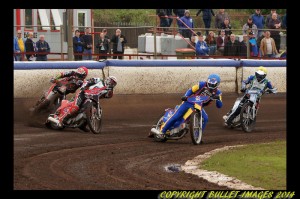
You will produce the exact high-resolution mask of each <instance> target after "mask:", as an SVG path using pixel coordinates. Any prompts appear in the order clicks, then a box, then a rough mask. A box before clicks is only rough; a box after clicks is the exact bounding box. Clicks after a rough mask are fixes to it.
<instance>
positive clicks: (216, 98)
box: [210, 95, 220, 100]
mask: <svg viewBox="0 0 300 199" xmlns="http://www.w3.org/2000/svg"><path fill="white" fill-rule="evenodd" d="M210 98H211V99H212V100H220V96H219V95H214V96H211V97H210Z"/></svg>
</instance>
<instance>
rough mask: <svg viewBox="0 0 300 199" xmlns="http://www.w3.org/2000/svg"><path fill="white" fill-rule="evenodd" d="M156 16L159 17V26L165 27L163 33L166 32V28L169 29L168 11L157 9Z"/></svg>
mask: <svg viewBox="0 0 300 199" xmlns="http://www.w3.org/2000/svg"><path fill="white" fill-rule="evenodd" d="M156 14H157V16H158V17H159V21H160V23H159V26H160V27H163V31H164V32H166V31H167V28H164V27H169V20H168V15H167V9H156Z"/></svg>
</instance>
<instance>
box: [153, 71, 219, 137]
mask: <svg viewBox="0 0 300 199" xmlns="http://www.w3.org/2000/svg"><path fill="white" fill-rule="evenodd" d="M220 82H221V79H220V76H219V75H217V74H211V75H209V76H208V78H207V81H200V82H199V83H198V84H196V85H194V86H193V87H192V88H190V89H189V90H187V92H186V93H185V95H184V96H183V97H182V98H181V100H182V101H183V102H182V103H181V105H180V106H179V108H178V109H177V110H176V111H175V113H174V114H173V115H172V116H171V117H170V118H169V119H168V120H167V121H166V123H165V124H164V125H162V127H161V130H160V131H159V130H157V129H155V128H152V129H151V131H153V132H155V134H157V135H165V133H166V132H167V131H168V130H169V129H170V128H171V127H172V126H173V125H174V124H175V123H176V121H177V120H179V119H181V118H182V117H183V115H184V114H185V113H186V111H187V110H188V109H189V108H191V107H192V106H193V105H192V104H190V103H188V102H187V98H188V97H190V96H192V95H193V96H196V95H199V96H210V98H209V99H208V100H207V101H205V102H203V107H204V106H207V105H209V104H210V103H211V102H212V100H214V99H215V100H216V106H217V108H221V107H222V105H223V103H222V92H221V91H220V90H219V89H218V86H219V84H220ZM202 116H203V119H204V121H203V125H202V130H203V131H204V129H205V126H206V123H207V121H208V115H207V114H206V112H205V110H204V108H202ZM152 136H153V135H149V137H152Z"/></svg>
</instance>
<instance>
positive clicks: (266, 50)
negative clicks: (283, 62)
mask: <svg viewBox="0 0 300 199" xmlns="http://www.w3.org/2000/svg"><path fill="white" fill-rule="evenodd" d="M270 36H271V33H270V31H266V32H265V37H264V38H263V39H262V40H261V43H260V50H261V56H262V57H275V55H277V54H278V51H277V49H276V45H275V41H274V39H273V38H271V37H270Z"/></svg>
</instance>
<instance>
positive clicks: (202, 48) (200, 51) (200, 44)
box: [196, 34, 209, 56]
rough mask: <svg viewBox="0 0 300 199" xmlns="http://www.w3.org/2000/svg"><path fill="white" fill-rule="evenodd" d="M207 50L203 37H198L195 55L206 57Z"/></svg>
mask: <svg viewBox="0 0 300 199" xmlns="http://www.w3.org/2000/svg"><path fill="white" fill-rule="evenodd" d="M208 52H209V48H208V46H207V44H206V42H205V41H204V39H203V35H202V34H200V35H198V41H197V43H196V55H197V56H208Z"/></svg>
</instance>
